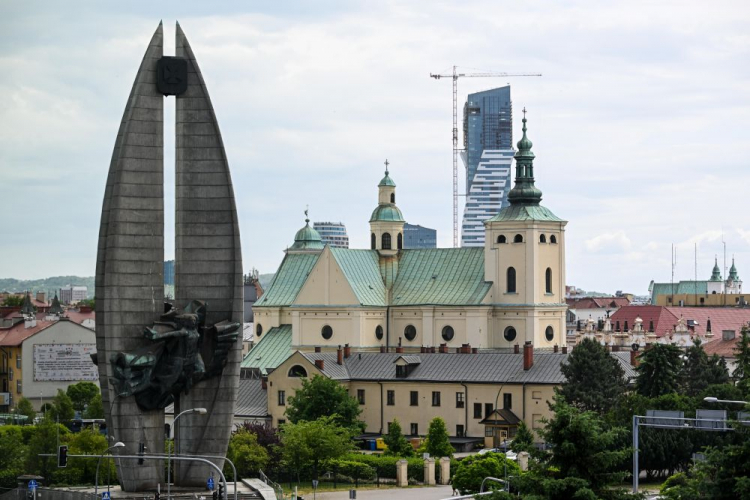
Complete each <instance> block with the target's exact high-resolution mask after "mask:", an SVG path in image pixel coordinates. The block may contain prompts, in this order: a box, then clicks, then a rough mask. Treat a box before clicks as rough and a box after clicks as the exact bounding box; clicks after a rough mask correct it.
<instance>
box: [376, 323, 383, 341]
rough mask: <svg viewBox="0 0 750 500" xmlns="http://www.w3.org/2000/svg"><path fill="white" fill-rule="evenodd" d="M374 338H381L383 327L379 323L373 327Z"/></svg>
mask: <svg viewBox="0 0 750 500" xmlns="http://www.w3.org/2000/svg"><path fill="white" fill-rule="evenodd" d="M375 338H376V339H378V340H383V327H382V326H380V325H378V326H376V327H375Z"/></svg>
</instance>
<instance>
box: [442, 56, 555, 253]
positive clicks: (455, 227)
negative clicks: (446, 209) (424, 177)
mask: <svg viewBox="0 0 750 500" xmlns="http://www.w3.org/2000/svg"><path fill="white" fill-rule="evenodd" d="M456 69H457V68H456V66H453V74H448V75H440V74H434V73H430V77H431V78H434V79H435V80H440V79H441V78H452V79H453V248H457V247H458V151H459V149H458V79H459V78H467V77H469V78H477V77H479V78H488V77H504V76H542V75H541V73H496V72H485V73H458V72H457V71H456Z"/></svg>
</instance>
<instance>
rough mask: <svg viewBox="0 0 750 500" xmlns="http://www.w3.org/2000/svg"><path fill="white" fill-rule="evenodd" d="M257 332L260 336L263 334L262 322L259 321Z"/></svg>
mask: <svg viewBox="0 0 750 500" xmlns="http://www.w3.org/2000/svg"><path fill="white" fill-rule="evenodd" d="M255 334H256V335H257V336H258V337H260V336H261V335H263V325H261V324H260V323H258V325H257V326H256V327H255Z"/></svg>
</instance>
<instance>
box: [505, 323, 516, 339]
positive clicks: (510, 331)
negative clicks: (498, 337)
mask: <svg viewBox="0 0 750 500" xmlns="http://www.w3.org/2000/svg"><path fill="white" fill-rule="evenodd" d="M503 338H505V340H507V341H508V342H513V341H514V340H516V329H515V328H513V327H512V326H509V327H507V328H506V329H505V331H504V332H503Z"/></svg>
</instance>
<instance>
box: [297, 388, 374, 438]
mask: <svg viewBox="0 0 750 500" xmlns="http://www.w3.org/2000/svg"><path fill="white" fill-rule="evenodd" d="M360 413H362V409H361V408H360V407H359V403H358V402H357V400H356V399H354V398H353V397H351V396H350V395H349V393H348V392H347V390H346V387H344V386H343V385H341V384H339V383H338V382H336V381H335V380H333V379H330V378H328V377H321V376H320V375H315V376H313V378H312V379H307V378H303V379H302V387H301V388H300V389H298V390H297V391H296V392H295V394H294V396H291V397H290V398H289V401H288V407H287V409H286V415H287V417H288V418H289V421H290V422H292V423H294V424H296V423H299V422H301V421H303V420H304V421H307V422H312V421H313V420H318V419H319V418H321V417H333V422H334V423H335V424H336V425H338V426H341V427H346V428H348V429H358V430H360V431H361V429H362V425H361V422H360V421H359V420H357V418H358V417H359V414H360Z"/></svg>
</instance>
